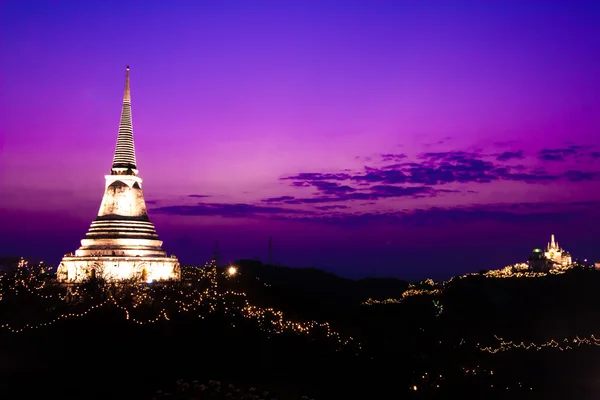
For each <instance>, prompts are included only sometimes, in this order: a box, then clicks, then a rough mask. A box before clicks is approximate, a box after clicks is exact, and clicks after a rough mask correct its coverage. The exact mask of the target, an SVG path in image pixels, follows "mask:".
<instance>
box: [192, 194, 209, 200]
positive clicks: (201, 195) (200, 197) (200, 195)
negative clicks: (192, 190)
mask: <svg viewBox="0 0 600 400" xmlns="http://www.w3.org/2000/svg"><path fill="white" fill-rule="evenodd" d="M187 197H193V198H197V199H202V198H205V197H210V195H208V194H188V196H187Z"/></svg>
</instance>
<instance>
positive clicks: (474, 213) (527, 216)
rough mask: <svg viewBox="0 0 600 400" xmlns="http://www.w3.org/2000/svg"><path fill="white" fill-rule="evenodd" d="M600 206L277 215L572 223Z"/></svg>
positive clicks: (352, 221)
mask: <svg viewBox="0 0 600 400" xmlns="http://www.w3.org/2000/svg"><path fill="white" fill-rule="evenodd" d="M598 205H600V203H598V202H573V203H525V204H489V205H483V204H482V205H473V206H469V207H454V208H441V207H433V208H429V209H419V210H414V211H410V212H382V213H375V212H374V213H345V214H342V213H337V214H335V215H318V214H315V215H306V216H302V215H300V216H291V217H281V216H275V218H276V219H292V220H296V221H303V222H311V223H322V224H327V225H339V226H344V227H349V228H351V227H360V226H365V225H372V224H389V225H398V226H402V227H437V226H444V225H450V226H456V225H461V224H469V223H480V222H496V223H503V224H515V225H521V226H522V225H523V224H526V225H527V224H530V225H531V226H535V225H536V224H543V223H547V222H548V221H553V222H569V221H572V220H573V219H574V218H577V217H583V216H589V215H590V210H592V211H593V210H595V209H597V207H598Z"/></svg>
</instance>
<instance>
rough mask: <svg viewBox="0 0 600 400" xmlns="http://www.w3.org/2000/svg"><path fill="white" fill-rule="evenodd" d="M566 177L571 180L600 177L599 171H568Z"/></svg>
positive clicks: (577, 180) (588, 179) (586, 179)
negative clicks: (599, 175)
mask: <svg viewBox="0 0 600 400" xmlns="http://www.w3.org/2000/svg"><path fill="white" fill-rule="evenodd" d="M565 177H566V178H567V179H568V180H569V181H571V182H582V181H591V180H594V179H596V178H597V177H598V173H597V172H585V171H574V170H571V171H567V172H565Z"/></svg>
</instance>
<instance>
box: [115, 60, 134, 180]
mask: <svg viewBox="0 0 600 400" xmlns="http://www.w3.org/2000/svg"><path fill="white" fill-rule="evenodd" d="M112 167H113V169H115V168H126V169H133V170H135V169H136V167H137V166H136V161H135V146H134V144H133V125H132V123H131V91H130V88H129V67H127V68H126V69H125V91H124V94H123V108H122V109H121V123H120V124H119V135H118V136H117V147H116V149H115V157H114V159H113V166H112Z"/></svg>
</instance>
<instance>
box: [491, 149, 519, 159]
mask: <svg viewBox="0 0 600 400" xmlns="http://www.w3.org/2000/svg"><path fill="white" fill-rule="evenodd" d="M524 157H525V155H524V152H523V150H519V151H505V152H504V153H501V154H499V155H498V156H497V157H496V160H498V161H509V160H522V159H523V158H524Z"/></svg>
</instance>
